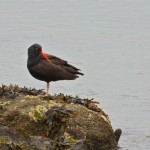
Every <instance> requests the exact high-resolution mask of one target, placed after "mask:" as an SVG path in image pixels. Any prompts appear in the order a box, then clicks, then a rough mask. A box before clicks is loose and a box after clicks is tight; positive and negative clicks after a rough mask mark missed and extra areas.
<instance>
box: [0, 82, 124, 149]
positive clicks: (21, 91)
mask: <svg viewBox="0 0 150 150" xmlns="http://www.w3.org/2000/svg"><path fill="white" fill-rule="evenodd" d="M44 94H45V92H44V91H43V90H36V89H32V88H26V87H24V88H20V87H19V86H17V85H10V86H6V85H2V86H1V87H0V149H1V150H7V149H12V150H16V149H18V150H19V149H21V150H28V149H29V150H30V149H31V150H32V149H35V150H44V149H46V150H92V149H94V150H101V149H109V150H110V149H111V148H116V147H117V143H118V141H119V138H120V135H121V130H120V129H117V130H116V131H115V132H114V130H113V129H112V126H111V123H110V121H109V118H108V115H106V114H105V113H104V112H103V111H102V109H100V108H99V107H98V106H97V105H96V104H98V102H96V101H94V100H93V99H81V98H79V97H78V96H76V97H72V96H65V95H63V94H58V95H49V96H46V97H45V96H43V95H44Z"/></svg>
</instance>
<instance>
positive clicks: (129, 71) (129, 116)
mask: <svg viewBox="0 0 150 150" xmlns="http://www.w3.org/2000/svg"><path fill="white" fill-rule="evenodd" d="M149 10H150V1H148V0H143V1H141V0H126V1H120V0H93V1H91V0H82V1H81V0H63V1H62V0H55V1H54V0H1V2H0V52H1V55H0V66H1V67H0V68H1V76H0V84H1V83H5V84H9V83H14V84H19V85H22V86H24V85H25V86H31V87H37V88H40V89H41V88H43V89H44V88H45V83H44V82H40V81H38V80H35V79H34V78H33V77H31V76H30V74H29V73H28V71H27V68H26V60H27V48H28V47H29V46H30V45H31V44H33V43H39V44H41V45H42V46H43V49H44V50H45V52H46V53H49V54H53V55H56V56H59V57H61V58H63V59H66V60H68V61H69V62H70V63H72V64H74V65H76V66H77V67H79V68H81V69H82V71H83V72H84V73H85V76H84V77H81V78H80V79H78V80H75V81H69V82H68V81H60V82H56V83H52V85H51V89H50V90H51V93H60V92H63V93H65V94H72V95H76V94H77V95H79V96H80V97H93V98H95V99H96V100H99V101H100V103H101V104H100V106H101V107H103V109H104V110H105V111H106V112H107V113H108V114H109V117H110V120H111V122H112V125H113V128H114V129H116V128H121V129H122V130H123V135H122V137H121V139H120V141H119V146H120V147H121V149H122V150H147V149H149V147H150V138H149V137H150V120H149V116H150V101H149V99H150V98H149V96H150V80H149V77H150V69H149V64H150V50H149V49H150V19H149V18H150V11H149Z"/></svg>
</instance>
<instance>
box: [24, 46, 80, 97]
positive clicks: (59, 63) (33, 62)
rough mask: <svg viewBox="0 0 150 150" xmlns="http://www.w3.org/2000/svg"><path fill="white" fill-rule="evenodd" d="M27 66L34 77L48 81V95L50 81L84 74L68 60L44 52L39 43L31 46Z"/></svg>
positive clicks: (69, 78)
mask: <svg viewBox="0 0 150 150" xmlns="http://www.w3.org/2000/svg"><path fill="white" fill-rule="evenodd" d="M27 68H28V70H29V72H30V74H31V75H32V76H33V77H34V78H36V79H38V80H41V81H45V82H47V86H46V95H48V91H49V82H51V81H58V80H74V79H76V78H78V77H79V76H78V75H83V73H81V72H79V70H80V69H78V68H76V67H74V66H72V65H70V64H68V62H67V61H65V60H62V59H60V58H58V57H56V56H52V55H48V54H44V53H43V52H42V47H41V46H40V45H39V44H33V45H32V46H30V47H29V49H28V61H27Z"/></svg>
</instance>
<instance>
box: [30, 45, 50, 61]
mask: <svg viewBox="0 0 150 150" xmlns="http://www.w3.org/2000/svg"><path fill="white" fill-rule="evenodd" d="M36 56H41V57H42V58H44V59H46V60H47V61H48V62H50V60H49V58H48V57H47V56H46V54H44V53H43V52H42V46H41V45H39V44H33V45H31V46H30V47H29V48H28V57H36Z"/></svg>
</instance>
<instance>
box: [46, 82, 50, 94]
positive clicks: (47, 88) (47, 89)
mask: <svg viewBox="0 0 150 150" xmlns="http://www.w3.org/2000/svg"><path fill="white" fill-rule="evenodd" d="M49 86H50V83H49V82H47V85H46V96H48V91H49Z"/></svg>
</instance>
